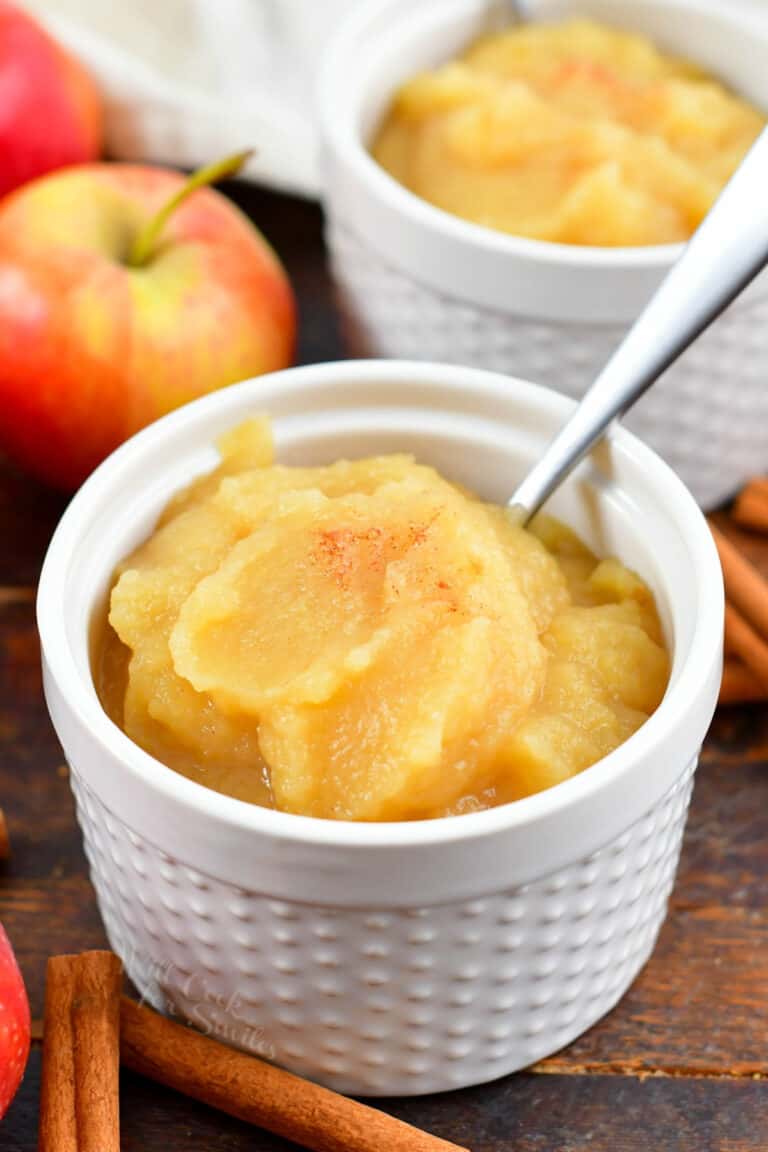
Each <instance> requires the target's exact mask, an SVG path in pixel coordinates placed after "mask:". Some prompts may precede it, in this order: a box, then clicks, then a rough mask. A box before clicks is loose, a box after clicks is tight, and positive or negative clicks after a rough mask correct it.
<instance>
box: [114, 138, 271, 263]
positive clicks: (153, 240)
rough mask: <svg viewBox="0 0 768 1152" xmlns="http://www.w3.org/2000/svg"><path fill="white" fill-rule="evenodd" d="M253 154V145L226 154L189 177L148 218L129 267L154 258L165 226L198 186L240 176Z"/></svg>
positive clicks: (135, 243)
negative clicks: (150, 217)
mask: <svg viewBox="0 0 768 1152" xmlns="http://www.w3.org/2000/svg"><path fill="white" fill-rule="evenodd" d="M252 155H253V149H251V148H249V149H247V150H246V151H244V152H235V154H234V155H233V156H226V157H225V158H224V159H223V160H216V161H214V163H213V164H206V166H205V167H204V168H198V170H197V172H193V173H192V175H191V176H190V177H189V178H188V179H187V180H185V182H184V183H183V184H182V186H181V188H179V190H178V192H174V194H173V196H171V197H170V199H169V200H167V201H166V202H165V204H163V206H162V208H161V209H160V210H159V212H157V213H155V215H154V216H153V217H152V219H151V220H148V221H147V223H146V224H145V225H144V227H143V228H141V229H140V230H139V232H138V233H137V234H136V237H135V239H134V241H133V244H132V245H131V250H130V252H129V253H128V261H127V262H128V266H129V267H130V268H141V267H143V266H144V265H145V264H146V263H147V262H148V261H149V259H150V258H151V256H152V253H153V252H154V250H155V247H156V245H157V242H158V240H159V239H160V235H161V233H162V231H163V228H165V225H166V224H167V222H168V220H169V219H170V217H171V216H172V215H173V213H174V212H175V211H176V209H177V208H178V207H179V205H180V204H183V202H184V201H185V200H186V199H187V197H188V196H191V194H192V193H193V192H195V191H197V189H198V188H205V187H207V186H208V185H209V184H216V183H217V182H218V181H219V180H226V179H227V177H228V176H236V175H237V173H238V172H239V171H240V169H241V168H242V166H243V164H245V162H246V160H248V158H249V157H250V156H252Z"/></svg>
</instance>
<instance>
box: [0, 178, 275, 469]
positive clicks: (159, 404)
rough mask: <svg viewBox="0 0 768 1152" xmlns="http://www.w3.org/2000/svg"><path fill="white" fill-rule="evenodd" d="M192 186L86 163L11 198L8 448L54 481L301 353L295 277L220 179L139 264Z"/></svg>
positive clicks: (3, 325) (1, 441) (4, 282)
mask: <svg viewBox="0 0 768 1152" xmlns="http://www.w3.org/2000/svg"><path fill="white" fill-rule="evenodd" d="M183 184H184V179H183V177H181V176H179V175H178V174H177V173H175V172H171V171H167V170H165V169H160V168H147V167H142V166H136V165H130V164H96V165H84V166H81V167H76V168H67V169H63V170H62V171H60V172H57V173H54V174H52V175H50V176H46V177H43V178H42V179H41V180H37V181H35V182H34V183H32V184H28V185H26V186H25V187H24V188H21V189H19V190H18V191H16V192H15V193H13V194H12V195H11V196H9V197H7V198H6V199H5V200H4V201H3V202H1V203H0V450H2V451H5V452H6V453H7V455H8V456H10V457H11V459H13V460H14V461H16V462H17V463H18V464H19V465H20V466H21V467H22V468H24V469H25V470H26V471H28V472H30V473H31V474H33V475H35V476H37V477H39V478H41V479H43V480H44V481H46V482H47V483H49V484H52V485H54V486H56V487H59V488H63V489H65V490H72V489H73V488H75V487H77V485H78V484H80V483H81V481H82V480H83V479H84V478H85V477H86V476H87V475H88V473H89V472H90V471H91V470H92V469H93V468H94V467H95V466H96V465H97V464H98V463H99V462H100V461H101V460H102V459H103V458H104V457H105V456H106V455H108V454H109V452H111V451H112V449H114V448H116V447H117V445H118V444H120V443H121V442H122V441H123V440H125V439H127V438H128V437H129V436H131V435H133V433H134V432H137V431H138V430H139V429H140V428H142V427H143V426H144V425H145V424H148V423H150V422H151V421H152V420H155V419H157V418H158V417H159V416H162V415H164V414H165V413H166V412H169V411H170V410H171V409H173V408H176V407H178V406H179V405H180V404H183V403H185V402H186V401H188V400H192V399H194V398H195V397H197V396H201V395H203V394H204V393H206V392H211V391H213V390H215V389H217V388H223V387H224V386H225V385H227V384H232V383H234V382H235V381H237V380H243V379H245V378H247V377H249V376H254V375H259V374H261V373H263V372H270V371H273V370H276V369H279V368H284V367H286V366H287V365H288V364H290V362H291V360H292V358H293V351H294V344H295V332H296V314H295V305H294V299H293V293H292V291H291V287H290V284H289V282H288V278H287V276H286V274H285V272H284V270H283V268H282V266H281V264H280V262H279V261H278V259H277V256H276V255H275V254H274V252H273V251H272V249H271V248H270V247H269V245H268V244H267V242H266V241H265V240H264V238H263V237H262V235H261V233H260V232H259V231H258V230H257V229H256V228H255V227H254V226H253V225H252V224H251V222H250V221H249V220H248V218H247V217H246V216H244V215H243V214H242V213H241V212H240V211H239V210H238V209H237V208H236V207H235V206H234V205H233V204H232V203H231V202H230V201H229V200H227V199H226V198H225V197H224V196H222V195H220V194H219V193H218V192H215V191H214V190H213V189H210V188H201V189H199V190H198V191H195V192H193V193H192V194H191V195H190V196H189V197H188V199H186V200H185V201H184V202H183V203H182V204H181V205H180V206H179V207H178V208H177V210H176V211H175V213H174V214H173V215H172V216H171V217H170V219H169V220H168V221H167V223H166V225H165V228H164V229H163V232H162V235H161V237H160V239H159V242H158V244H157V245H156V248H155V251H154V253H153V255H152V256H151V258H150V259H149V261H148V262H147V263H146V264H145V265H144V266H143V267H139V268H132V267H129V266H128V264H127V262H126V261H127V256H128V252H129V249H130V246H131V243H132V241H133V239H134V237H135V236H136V234H137V233H138V232H139V230H140V229H141V228H142V226H143V225H144V224H146V222H147V221H148V220H150V219H151V218H152V217H153V216H154V214H155V213H156V212H157V211H158V209H159V208H161V207H162V205H163V204H165V203H166V201H167V200H168V199H169V198H170V197H171V195H173V194H174V193H175V192H177V191H178V189H179V188H180V187H181V186H182V185H183Z"/></svg>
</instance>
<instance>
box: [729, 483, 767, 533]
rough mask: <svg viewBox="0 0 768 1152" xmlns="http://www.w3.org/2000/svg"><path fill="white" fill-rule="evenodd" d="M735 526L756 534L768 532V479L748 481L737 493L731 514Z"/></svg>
mask: <svg viewBox="0 0 768 1152" xmlns="http://www.w3.org/2000/svg"><path fill="white" fill-rule="evenodd" d="M731 515H732V517H733V519H734V520H735V522H736V523H737V524H741V526H742V527H743V528H752V529H754V530H756V531H757V532H768V478H767V477H762V476H761V477H759V478H757V479H755V480H750V482H749V484H747V485H746V487H745V488H743V489H742V491H741V492H740V493H739V495H738V496H737V497H736V501H735V503H734V505H733V511H732V513H731Z"/></svg>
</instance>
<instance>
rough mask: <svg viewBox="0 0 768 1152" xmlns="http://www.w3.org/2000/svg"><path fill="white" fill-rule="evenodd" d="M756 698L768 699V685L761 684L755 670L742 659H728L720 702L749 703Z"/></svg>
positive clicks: (724, 669)
mask: <svg viewBox="0 0 768 1152" xmlns="http://www.w3.org/2000/svg"><path fill="white" fill-rule="evenodd" d="M755 700H768V686H766V685H765V684H761V682H760V681H759V680H758V678H757V676H755V674H754V672H752V671H751V670H750V669H749V668H748V667H747V666H746V664H742V662H741V660H735V659H730V660H726V661H725V665H724V667H723V680H722V683H721V685H720V703H721V704H748V703H751V702H752V701H755Z"/></svg>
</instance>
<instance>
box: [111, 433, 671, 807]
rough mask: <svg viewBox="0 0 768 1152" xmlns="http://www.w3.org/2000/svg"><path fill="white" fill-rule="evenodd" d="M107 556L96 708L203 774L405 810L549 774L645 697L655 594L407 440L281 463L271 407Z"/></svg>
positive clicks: (254, 798) (659, 641)
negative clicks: (343, 456) (431, 463)
mask: <svg viewBox="0 0 768 1152" xmlns="http://www.w3.org/2000/svg"><path fill="white" fill-rule="evenodd" d="M219 449H220V453H221V463H220V465H219V467H218V468H216V470H215V471H213V472H212V473H211V474H210V475H206V476H203V477H201V478H199V479H197V480H195V481H194V482H193V483H192V484H191V485H190V486H189V487H188V488H186V489H185V490H184V491H182V492H180V493H179V494H177V495H176V496H175V497H174V498H173V499H172V500H171V501H170V503H169V504H168V506H167V507H166V508H165V510H164V512H163V513H162V515H161V517H160V519H159V522H158V524H157V525H156V528H155V530H154V532H153V533H152V535H151V536H150V537H149V538H148V539H147V540H146V541H145V542H144V543H143V544H142V545H141V546H140V547H138V548H137V549H136V550H135V551H134V552H133V553H132V554H131V555H130V556H128V557H127V558H126V559H125V560H124V561H123V562H122V563H121V565H120V566H119V568H118V570H117V572H116V574H115V578H114V583H113V587H112V590H111V595H110V598H109V606H108V621H105V626H104V628H103V634H102V636H101V639H100V641H99V643H98V645H97V650H96V652H95V655H94V674H95V680H96V685H97V689H98V692H99V696H100V699H101V701H102V704H103V706H104V708H105V710H106V711H107V713H108V714H109V715H110V716H111V717H112V719H113V720H114V721H115V722H116V723H117V724H119V725H120V726H121V727H122V728H123V729H124V730H125V732H126V733H127V734H128V736H130V737H131V738H132V739H133V740H134V741H135V742H136V743H137V744H139V745H140V746H141V747H142V748H144V749H145V750H146V751H147V752H149V753H150V754H151V755H153V756H155V757H156V758H157V759H159V760H161V761H163V762H165V763H166V764H168V765H169V766H170V767H171V768H174V769H175V770H177V771H178V772H181V773H182V774H184V775H185V776H188V777H190V778H192V779H194V780H197V781H198V782H200V783H202V784H205V785H206V786H208V787H209V788H212V789H215V790H216V791H219V792H224V793H227V794H229V795H232V796H235V797H238V798H240V799H242V800H246V801H250V802H253V803H257V804H263V805H269V806H273V807H276V808H279V809H281V810H284V811H287V812H295V813H304V814H307V815H312V816H320V817H327V818H332V819H350V820H369V821H371V820H413V819H420V818H428V817H435V816H443V815H450V814H460V813H463V812H471V811H476V810H479V809H483V808H488V807H491V806H494V805H497V804H502V803H505V802H508V801H512V800H515V799H518V798H520V797H523V796H527V795H529V794H531V793H534V792H538V791H540V790H541V789H544V788H548V787H550V786H552V785H554V784H557V783H558V782H559V781H562V780H566V779H568V778H569V777H570V776H573V775H574V774H575V773H577V772H580V771H582V770H583V769H584V768H587V767H588V766H589V765H591V764H593V763H594V762H595V761H596V760H598V759H600V758H601V757H603V756H605V755H606V754H607V753H609V752H610V751H612V750H613V749H614V748H616V747H617V745H619V744H620V743H622V741H624V740H626V739H627V738H628V737H629V736H631V735H632V733H633V732H635V731H636V730H637V728H639V727H640V725H641V724H642V723H643V722H644V721H645V720H646V719H647V717H648V716H649V715H650V714H651V713H652V712H653V711H654V709H655V708H656V707H657V706H658V704H659V702H660V701H661V698H662V696H663V694H664V691H665V688H666V685H667V681H668V676H669V661H668V657H667V652H666V650H665V646H664V640H663V636H662V631H661V626H660V623H659V618H658V615H657V612H656V607H655V604H654V600H653V597H652V595H651V593H650V591H649V590H648V588H647V587H646V586H645V584H644V583H643V582H642V581H641V580H640V578H639V577H638V576H636V575H635V574H634V573H632V572H631V571H629V570H628V569H627V568H625V567H624V566H623V565H622V564H620V563H619V562H618V561H617V560H615V559H605V560H598V559H597V558H596V557H595V556H594V555H593V554H592V553H591V552H590V551H589V550H588V549H587V548H586V547H585V545H584V544H582V543H581V541H580V540H579V539H578V538H577V537H576V536H575V535H574V534H573V533H572V532H571V531H570V530H569V529H567V528H565V527H564V526H563V525H561V524H559V523H557V522H556V521H554V520H550V519H547V518H543V517H539V518H537V520H536V521H535V522H534V524H533V527H532V528H531V529H530V530H527V529H523V528H521V527H520V526H518V525H516V524H515V523H514V522H513V521H512V520H511V519H510V518H509V517H508V515H507V513H506V511H505V510H504V509H502V508H500V507H497V506H495V505H491V504H487V503H483V502H482V501H481V500H479V499H477V498H476V497H475V496H474V495H472V494H471V493H469V492H467V491H464V490H461V489H459V488H458V487H456V486H455V485H453V484H451V483H449V482H448V481H447V480H446V479H444V478H443V477H441V476H440V475H439V474H438V473H437V472H436V471H435V470H434V469H432V468H429V467H426V466H424V465H422V464H419V463H417V462H416V461H415V460H414V459H413V458H412V457H410V456H407V455H389V456H380V457H374V458H370V459H364V460H357V461H346V460H341V461H338V462H337V463H334V464H331V465H329V466H326V467H313V468H299V467H287V466H283V465H279V464H275V463H274V461H273V448H272V439H271V433H270V426H269V422H268V421H267V420H266V419H265V418H254V419H252V420H250V421H248V422H246V423H245V424H243V425H241V426H240V427H238V428H237V429H235V430H234V431H233V432H231V433H229V434H228V435H227V436H225V437H224V438H223V439H222V440H221V441H220V443H219Z"/></svg>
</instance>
